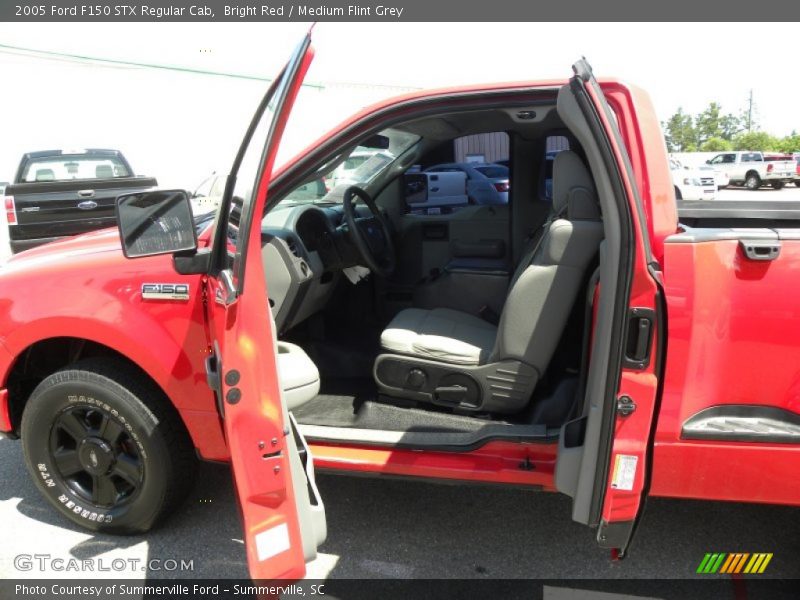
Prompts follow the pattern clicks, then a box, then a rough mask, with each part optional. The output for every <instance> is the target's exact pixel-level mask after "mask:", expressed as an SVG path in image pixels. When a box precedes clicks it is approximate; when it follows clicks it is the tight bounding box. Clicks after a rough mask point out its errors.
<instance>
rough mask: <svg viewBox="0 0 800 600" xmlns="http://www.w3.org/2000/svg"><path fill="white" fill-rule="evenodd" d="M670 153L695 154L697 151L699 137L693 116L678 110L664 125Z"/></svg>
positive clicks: (681, 109)
mask: <svg viewBox="0 0 800 600" xmlns="http://www.w3.org/2000/svg"><path fill="white" fill-rule="evenodd" d="M662 127H663V128H664V132H665V135H664V137H665V139H666V142H667V149H668V150H669V151H670V152H693V151H695V150H697V136H696V133H695V129H694V123H693V121H692V116H691V115H687V114H686V113H685V112H683V108H678V110H677V112H676V113H675V114H674V115H672V116H671V117H670V118H669V119H668V120H667V121H666V122H665V123H662Z"/></svg>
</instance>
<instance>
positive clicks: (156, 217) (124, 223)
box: [117, 190, 197, 258]
mask: <svg viewBox="0 0 800 600" xmlns="http://www.w3.org/2000/svg"><path fill="white" fill-rule="evenodd" d="M117 223H118V224H119V235H120V238H121V240H122V252H123V253H124V254H125V257H126V258H138V257H140V256H155V255H157V254H173V253H175V252H186V251H190V250H195V249H196V248H197V235H196V233H195V230H194V218H193V215H192V205H191V202H189V195H188V194H187V193H186V192H185V191H183V190H156V191H150V192H141V193H138V194H125V195H123V196H119V197H117Z"/></svg>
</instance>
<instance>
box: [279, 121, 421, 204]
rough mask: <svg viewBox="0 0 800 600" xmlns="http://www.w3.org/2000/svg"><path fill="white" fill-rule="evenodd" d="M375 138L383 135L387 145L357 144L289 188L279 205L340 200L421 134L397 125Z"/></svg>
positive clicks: (404, 150) (380, 170)
mask: <svg viewBox="0 0 800 600" xmlns="http://www.w3.org/2000/svg"><path fill="white" fill-rule="evenodd" d="M375 138H381V139H383V141H384V144H383V145H384V146H385V148H380V149H378V148H369V147H367V146H356V147H355V148H354V149H353V150H352V151H351V152H348V153H347V154H345V155H343V156H340V157H339V158H338V159H337V160H336V162H335V164H336V166H335V167H334V168H333V169H331V170H329V171H327V172H323V173H318V174H317V175H316V176H315V177H314V178H313V179H312V180H311V181H307V182H306V183H304V184H303V185H300V186H298V187H296V188H295V189H294V190H292V191H291V192H289V193H288V194H287V195H286V196H285V197H284V198H283V199H282V200H281V201H280V202H279V206H293V205H296V204H305V203H324V204H338V203H340V202H341V201H342V198H343V197H344V191H345V190H346V189H347V188H348V187H350V186H351V185H357V186H359V187H365V186H368V185H369V183H370V182H372V181H373V180H374V179H375V178H376V177H377V176H378V175H379V174H380V173H381V172H383V171H384V170H385V169H387V168H388V167H389V166H390V165H392V164H393V163H394V162H395V161H396V160H397V158H398V157H399V156H400V155H402V154H403V153H404V152H406V151H407V150H408V149H409V148H411V147H412V146H413V145H414V144H416V143H417V142H418V141H419V139H420V137H419V136H418V135H415V134H412V133H406V132H404V131H399V130H397V129H385V130H384V131H381V132H380V133H379V134H378V135H377V136H373V137H372V138H371V139H375Z"/></svg>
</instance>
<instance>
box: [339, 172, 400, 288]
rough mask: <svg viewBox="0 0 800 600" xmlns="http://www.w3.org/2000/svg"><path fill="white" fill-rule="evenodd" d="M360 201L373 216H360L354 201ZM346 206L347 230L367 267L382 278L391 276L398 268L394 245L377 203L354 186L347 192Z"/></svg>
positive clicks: (344, 206)
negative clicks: (395, 268) (396, 267)
mask: <svg viewBox="0 0 800 600" xmlns="http://www.w3.org/2000/svg"><path fill="white" fill-rule="evenodd" d="M359 198H360V199H361V201H362V202H363V203H364V204H366V205H367V208H369V210H370V212H371V213H372V215H371V216H369V217H359V216H358V215H357V213H356V209H355V202H354V200H355V199H359ZM342 207H343V209H344V219H345V223H347V231H348V233H349V235H350V239H351V240H352V242H353V245H354V246H355V247H356V249H357V250H358V252H359V254H361V258H362V260H363V261H364V263H365V265H364V266H366V267H368V268H369V269H370V270H371V271H372V272H373V273H377V274H378V275H381V276H382V277H388V276H389V275H391V274H392V273H393V272H394V267H395V254H394V244H393V243H392V236H391V233H390V231H389V225H388V223H387V221H386V218H385V217H384V216H383V215H382V214H381V212H380V211H379V210H378V207H377V205H376V204H375V201H374V200H373V199H372V198H371V197H370V195H369V194H368V193H367V192H365V191H364V190H362V189H361V188H360V187H357V186H355V185H354V186H351V187H349V188H347V189H346V190H345V192H344V202H343V203H342Z"/></svg>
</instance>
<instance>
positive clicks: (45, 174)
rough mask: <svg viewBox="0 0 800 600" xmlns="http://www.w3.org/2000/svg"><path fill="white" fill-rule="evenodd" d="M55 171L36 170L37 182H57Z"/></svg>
mask: <svg viewBox="0 0 800 600" xmlns="http://www.w3.org/2000/svg"><path fill="white" fill-rule="evenodd" d="M55 178H56V174H55V172H54V171H53V169H36V181H55Z"/></svg>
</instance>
